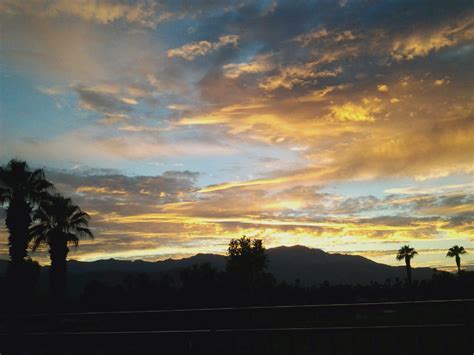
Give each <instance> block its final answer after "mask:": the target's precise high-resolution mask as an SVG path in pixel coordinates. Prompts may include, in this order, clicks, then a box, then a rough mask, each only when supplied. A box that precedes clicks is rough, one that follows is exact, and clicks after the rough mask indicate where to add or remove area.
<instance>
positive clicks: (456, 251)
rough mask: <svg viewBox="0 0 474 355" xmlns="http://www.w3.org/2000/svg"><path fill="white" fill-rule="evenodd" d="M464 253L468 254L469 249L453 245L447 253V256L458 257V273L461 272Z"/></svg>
mask: <svg viewBox="0 0 474 355" xmlns="http://www.w3.org/2000/svg"><path fill="white" fill-rule="evenodd" d="M462 254H467V251H466V250H465V249H464V247H460V246H457V245H455V246H453V247H451V248H449V250H448V252H447V253H446V257H448V256H449V257H450V258H456V265H457V267H458V273H460V272H461V256H460V255H462Z"/></svg>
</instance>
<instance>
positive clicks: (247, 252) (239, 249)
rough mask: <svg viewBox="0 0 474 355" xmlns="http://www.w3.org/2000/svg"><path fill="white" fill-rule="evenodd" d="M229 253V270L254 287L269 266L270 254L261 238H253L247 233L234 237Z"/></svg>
mask: <svg viewBox="0 0 474 355" xmlns="http://www.w3.org/2000/svg"><path fill="white" fill-rule="evenodd" d="M227 254H228V259H227V272H228V273H229V274H230V275H232V276H234V278H236V279H237V280H238V281H239V282H240V283H242V284H243V285H244V286H247V287H254V286H255V282H256V281H257V280H258V279H259V278H261V277H262V276H263V275H264V272H265V270H266V269H267V267H268V256H267V254H266V252H265V248H264V246H263V243H262V240H260V239H254V240H251V239H250V238H247V237H246V236H245V235H244V236H243V237H242V238H240V239H232V240H231V241H230V243H229V248H228V249H227Z"/></svg>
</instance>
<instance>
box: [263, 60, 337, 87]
mask: <svg viewBox="0 0 474 355" xmlns="http://www.w3.org/2000/svg"><path fill="white" fill-rule="evenodd" d="M317 64H318V63H317V62H308V63H304V64H296V65H289V66H285V67H282V68H280V69H279V72H278V74H276V75H272V76H269V77H267V78H265V79H264V80H262V81H261V82H260V84H259V86H260V88H262V89H264V90H268V91H272V90H276V89H278V88H283V89H287V90H291V89H293V87H294V86H296V85H302V86H304V85H306V84H310V83H312V82H315V81H316V79H317V78H327V77H336V76H338V75H339V74H341V73H342V68H341V67H337V68H334V69H331V70H326V69H325V70H317V69H316V65H317Z"/></svg>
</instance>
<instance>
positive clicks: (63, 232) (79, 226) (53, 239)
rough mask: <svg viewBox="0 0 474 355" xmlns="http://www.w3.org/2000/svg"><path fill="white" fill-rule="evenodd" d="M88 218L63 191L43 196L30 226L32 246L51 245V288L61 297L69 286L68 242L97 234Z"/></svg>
mask: <svg viewBox="0 0 474 355" xmlns="http://www.w3.org/2000/svg"><path fill="white" fill-rule="evenodd" d="M89 218H90V217H89V215H88V214H87V213H86V212H84V211H82V210H81V209H80V207H79V206H76V205H74V204H73V202H72V200H71V199H70V198H65V197H63V196H61V195H60V194H54V195H51V196H50V197H49V198H48V199H46V200H43V201H42V203H41V205H40V206H39V208H38V209H37V211H36V213H35V214H34V222H35V224H34V225H33V226H32V227H31V228H30V236H31V238H32V241H33V245H32V250H33V251H35V250H36V249H38V247H39V246H40V245H42V244H46V245H48V247H49V255H50V258H51V269H50V283H51V291H52V293H53V295H54V296H55V297H56V298H62V296H64V292H65V290H66V276H67V275H66V274H67V263H66V260H67V255H68V253H69V248H68V245H70V244H73V245H74V246H75V247H77V246H78V245H79V239H80V238H83V237H89V238H94V235H93V234H92V232H91V231H90V229H89V228H88V226H89Z"/></svg>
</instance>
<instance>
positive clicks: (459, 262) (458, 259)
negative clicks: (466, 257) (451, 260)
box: [456, 255, 461, 273]
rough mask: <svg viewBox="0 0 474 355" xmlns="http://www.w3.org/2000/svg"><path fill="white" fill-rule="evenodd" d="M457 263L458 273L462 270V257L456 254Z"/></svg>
mask: <svg viewBox="0 0 474 355" xmlns="http://www.w3.org/2000/svg"><path fill="white" fill-rule="evenodd" d="M456 265H457V267H458V273H460V272H461V257H460V256H459V255H456Z"/></svg>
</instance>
